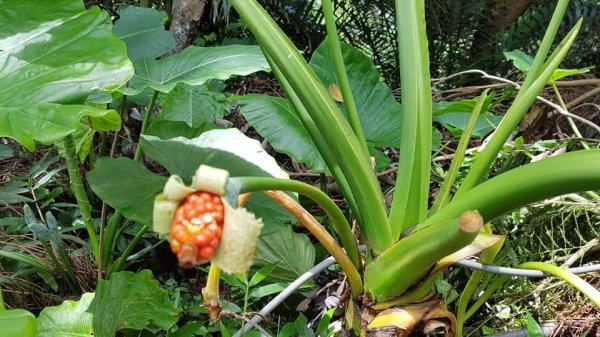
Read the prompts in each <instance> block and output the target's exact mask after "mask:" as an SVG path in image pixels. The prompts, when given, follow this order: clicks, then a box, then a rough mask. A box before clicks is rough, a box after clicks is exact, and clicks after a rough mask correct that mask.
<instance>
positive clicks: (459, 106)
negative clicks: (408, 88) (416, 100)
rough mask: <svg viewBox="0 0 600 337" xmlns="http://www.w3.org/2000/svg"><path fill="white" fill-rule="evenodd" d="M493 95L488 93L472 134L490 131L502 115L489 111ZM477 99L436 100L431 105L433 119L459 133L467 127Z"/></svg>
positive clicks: (483, 134) (480, 135)
mask: <svg viewBox="0 0 600 337" xmlns="http://www.w3.org/2000/svg"><path fill="white" fill-rule="evenodd" d="M494 97H495V96H494V95H489V96H488V97H487V98H486V99H485V102H484V103H483V107H482V112H481V114H480V116H479V118H478V119H477V122H476V124H475V128H474V129H473V136H475V137H479V138H482V137H484V136H485V135H487V134H488V133H490V132H492V131H493V130H494V129H495V128H496V126H498V124H499V123H500V121H501V120H502V116H497V115H494V114H492V113H490V112H489V109H490V107H491V106H492V105H493V104H495V103H494ZM477 100H478V98H474V99H463V100H460V101H457V102H445V101H442V102H437V103H435V104H434V105H433V112H432V114H433V120H434V121H436V122H438V123H441V124H442V125H444V126H445V127H446V128H448V129H449V130H451V131H453V132H455V133H456V134H457V135H460V134H462V131H463V130H464V129H465V128H466V127H467V124H468V122H469V118H470V117H471V113H472V112H473V109H474V108H475V105H476V104H477Z"/></svg>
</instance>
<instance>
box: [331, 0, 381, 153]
mask: <svg viewBox="0 0 600 337" xmlns="http://www.w3.org/2000/svg"><path fill="white" fill-rule="evenodd" d="M322 5H323V16H324V17H325V26H326V27H327V41H328V42H329V50H330V52H331V56H332V58H333V64H334V65H335V74H336V76H337V80H338V84H339V85H340V90H341V92H342V97H343V98H344V106H345V107H346V111H347V112H348V120H349V121H350V126H352V130H353V131H354V134H355V135H356V138H358V141H359V142H360V144H361V145H362V147H363V151H364V153H366V154H367V156H368V154H369V149H368V148H367V141H366V139H365V134H364V132H363V129H362V126H361V124H360V118H359V117H358V110H357V109H356V103H354V96H353V95H352V90H351V89H350V81H348V74H347V73H346V66H345V65H344V57H343V56H342V48H341V47H340V41H339V38H338V33H337V29H336V27H335V15H334V13H333V5H332V3H331V0H323V3H322Z"/></svg>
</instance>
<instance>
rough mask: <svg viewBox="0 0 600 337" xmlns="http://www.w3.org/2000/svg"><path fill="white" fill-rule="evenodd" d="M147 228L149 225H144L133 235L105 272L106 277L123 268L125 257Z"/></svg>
mask: <svg viewBox="0 0 600 337" xmlns="http://www.w3.org/2000/svg"><path fill="white" fill-rule="evenodd" d="M149 228H150V227H148V226H147V225H144V226H143V227H142V228H141V229H140V231H139V232H138V233H137V234H136V235H135V236H134V237H133V239H132V240H131V241H130V242H129V244H128V245H127V247H125V250H124V251H123V254H121V256H120V257H119V259H117V261H116V262H115V264H113V265H112V267H110V269H109V270H108V273H107V274H106V279H109V278H110V275H112V273H117V272H120V271H121V270H123V265H124V264H125V261H127V257H128V256H129V255H130V254H131V252H132V251H133V249H134V248H135V246H136V245H137V244H138V243H139V242H140V240H141V239H142V237H143V236H144V234H146V232H147V231H148V229H149Z"/></svg>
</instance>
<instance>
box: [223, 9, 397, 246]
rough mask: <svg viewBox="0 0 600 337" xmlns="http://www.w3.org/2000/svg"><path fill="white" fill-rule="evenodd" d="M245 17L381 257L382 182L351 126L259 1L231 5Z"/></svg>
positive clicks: (384, 238) (384, 222)
mask: <svg viewBox="0 0 600 337" xmlns="http://www.w3.org/2000/svg"><path fill="white" fill-rule="evenodd" d="M231 3H232V5H233V6H234V7H235V9H236V10H237V12H238V13H239V14H240V17H241V18H242V19H243V20H244V23H245V24H246V26H247V27H248V28H249V29H250V31H252V33H253V34H254V36H255V38H256V39H257V40H258V42H259V43H260V45H261V46H262V47H263V48H264V49H265V50H266V51H267V53H268V54H269V55H270V56H271V57H272V59H273V61H274V62H275V64H276V65H277V66H278V68H279V69H280V70H281V72H282V74H283V75H284V76H285V78H286V79H287V80H288V82H289V83H290V85H291V87H292V88H293V89H294V91H295V92H296V94H297V95H298V98H299V99H300V101H301V102H302V105H304V106H305V107H306V110H307V111H308V113H309V114H310V116H311V118H312V119H313V121H314V123H315V125H316V126H317V128H318V129H319V131H320V132H321V134H322V135H323V138H324V139H325V141H326V142H328V143H329V144H330V145H331V149H332V151H333V153H334V155H335V156H337V157H338V158H339V164H340V168H341V169H342V172H343V173H344V175H345V176H346V179H347V180H348V184H349V185H350V188H351V189H352V191H353V194H354V195H355V196H360V198H356V203H357V205H358V207H359V209H360V211H361V214H360V215H361V223H360V225H361V230H362V233H363V234H364V235H365V238H366V241H367V245H368V246H369V248H371V249H373V250H375V252H376V253H379V252H381V251H383V250H384V249H385V248H386V247H388V246H390V245H391V244H392V242H393V239H392V235H391V232H390V228H389V222H388V219H387V216H386V209H385V203H384V201H383V194H382V192H381V188H380V186H379V182H378V180H377V177H376V176H375V173H374V172H373V169H372V168H371V163H370V161H369V160H367V158H368V156H367V154H366V153H364V151H363V150H362V146H361V145H360V143H359V141H358V139H357V138H356V136H355V135H354V132H353V131H352V128H351V127H350V125H349V124H348V121H347V120H346V118H345V117H344V116H343V114H342V112H341V111H340V110H339V108H338V107H337V105H336V103H335V102H334V101H333V98H332V97H331V95H330V94H329V92H328V91H327V90H326V89H325V87H324V86H323V84H322V83H321V81H320V80H319V79H318V77H317V76H316V75H315V73H314V71H313V70H312V69H311V68H310V67H309V65H308V64H307V63H306V61H305V60H304V58H303V57H302V55H301V54H300V52H299V51H298V50H297V49H296V48H295V47H294V45H293V44H292V42H291V41H290V40H289V39H288V38H287V37H286V36H285V35H284V34H283V32H282V31H281V29H279V28H278V27H277V25H276V24H275V22H274V21H273V20H272V19H271V18H270V17H269V15H268V14H267V13H266V12H265V11H264V9H263V8H262V7H260V5H259V4H258V3H257V2H256V1H255V0H232V1H231Z"/></svg>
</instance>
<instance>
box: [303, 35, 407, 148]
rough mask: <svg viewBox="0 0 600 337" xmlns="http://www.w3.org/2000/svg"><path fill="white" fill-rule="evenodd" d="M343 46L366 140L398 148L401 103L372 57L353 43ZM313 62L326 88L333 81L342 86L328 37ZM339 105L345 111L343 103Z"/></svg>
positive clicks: (349, 78)
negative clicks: (384, 80)
mask: <svg viewBox="0 0 600 337" xmlns="http://www.w3.org/2000/svg"><path fill="white" fill-rule="evenodd" d="M341 48H342V56H343V59H344V64H345V65H346V73H347V74H348V81H349V82H350V89H351V91H352V96H353V97H354V100H355V102H356V109H357V110H358V117H359V119H360V123H361V125H362V128H363V131H364V133H365V138H366V140H367V142H369V143H372V144H374V145H377V146H394V147H398V146H399V144H400V124H401V120H400V116H401V114H402V107H401V105H400V103H398V102H397V101H396V99H395V98H394V96H393V95H392V90H391V89H390V88H389V87H388V86H387V84H385V83H384V82H382V81H381V75H380V74H379V71H377V69H376V68H375V66H373V63H371V59H370V58H368V57H367V56H366V55H364V54H363V53H362V52H361V51H360V50H358V49H356V48H354V47H352V46H350V45H347V44H344V43H342V44H341ZM310 65H311V67H312V68H313V70H314V71H315V73H316V74H317V76H318V77H319V79H321V82H323V84H324V85H325V86H326V87H328V86H329V85H330V84H331V83H334V84H335V85H336V86H338V87H339V83H338V80H337V76H336V74H335V65H334V62H333V59H332V57H331V52H330V51H329V44H328V42H327V40H325V41H324V42H323V43H321V45H320V46H319V47H318V48H317V50H316V51H315V52H314V54H313V56H312V58H311V60H310ZM340 108H341V109H342V111H343V112H344V113H346V109H345V106H343V104H341V105H340Z"/></svg>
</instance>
